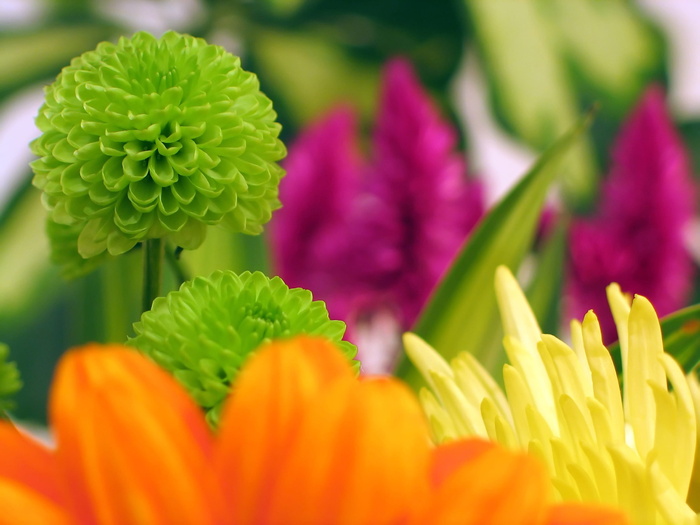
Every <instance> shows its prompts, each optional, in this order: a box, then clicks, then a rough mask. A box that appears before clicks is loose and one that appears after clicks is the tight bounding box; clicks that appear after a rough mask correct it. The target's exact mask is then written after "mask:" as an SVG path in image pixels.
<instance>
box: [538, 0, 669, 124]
mask: <svg viewBox="0 0 700 525" xmlns="http://www.w3.org/2000/svg"><path fill="white" fill-rule="evenodd" d="M547 15H548V18H549V27H550V28H551V29H552V31H553V32H555V33H556V36H557V38H558V39H559V41H560V42H561V45H560V46H559V49H561V50H562V51H563V54H564V55H565V56H566V58H567V59H568V60H569V62H571V63H572V65H573V67H574V69H575V71H576V72H578V73H580V74H581V75H582V76H583V77H584V78H585V80H586V81H587V83H588V84H589V85H590V86H592V87H593V88H594V89H595V91H596V95H597V96H599V97H600V96H604V101H605V107H606V110H608V111H609V110H610V109H611V108H610V106H611V105H614V106H616V107H615V108H613V109H617V110H618V112H621V113H622V112H626V111H627V110H628V109H629V104H630V102H631V101H633V100H635V99H636V98H637V97H638V96H639V93H640V92H641V91H642V89H643V88H644V87H645V86H646V85H647V84H648V82H649V80H650V77H651V76H652V75H653V74H658V73H659V72H660V70H661V68H662V67H663V46H662V45H661V44H662V42H661V39H660V37H659V35H658V34H657V33H656V32H655V31H654V29H653V28H652V27H651V26H650V24H649V22H648V21H647V20H646V19H645V18H644V17H643V16H642V15H641V13H640V12H639V7H637V6H636V5H634V4H633V3H631V2H627V1H626V0H608V1H606V2H591V1H590V0H566V1H565V2H561V1H560V2H552V3H551V8H550V9H548V10H547Z"/></svg>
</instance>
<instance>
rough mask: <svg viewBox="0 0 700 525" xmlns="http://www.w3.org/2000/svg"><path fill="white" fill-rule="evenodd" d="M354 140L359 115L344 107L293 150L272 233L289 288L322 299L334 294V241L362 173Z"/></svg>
mask: <svg viewBox="0 0 700 525" xmlns="http://www.w3.org/2000/svg"><path fill="white" fill-rule="evenodd" d="M355 136H356V121H355V115H354V114H353V111H352V110H351V109H350V108H347V107H341V108H338V109H336V110H335V111H333V112H332V113H331V114H329V115H328V116H327V117H326V118H324V119H323V120H322V121H320V122H318V123H316V124H315V125H313V126H310V127H309V128H307V129H306V130H305V131H304V132H303V133H302V134H301V135H299V137H298V138H297V140H296V141H295V142H294V143H293V144H292V146H291V147H290V148H289V155H288V156H287V159H286V160H285V162H284V166H285V169H286V170H287V172H288V174H289V176H288V177H286V178H285V179H284V181H283V183H282V184H280V201H281V202H282V203H283V207H282V209H280V210H279V211H277V212H276V213H275V216H274V218H273V221H272V223H271V228H270V230H271V235H272V249H273V252H274V253H273V256H274V261H275V266H276V271H277V273H278V274H279V276H280V277H282V279H283V280H284V281H285V282H286V283H287V284H288V285H289V286H301V287H305V288H310V289H312V290H315V291H317V293H319V294H321V295H324V294H327V293H328V292H329V291H330V290H332V288H333V285H332V282H333V280H334V279H335V277H336V276H335V275H334V273H335V272H334V271H333V268H332V263H333V261H335V259H336V258H337V253H336V250H337V249H338V245H337V243H336V242H335V240H334V237H335V236H337V235H338V234H339V233H340V232H344V231H345V230H346V228H347V220H348V216H349V214H350V212H351V208H352V203H353V200H354V199H355V197H356V195H357V192H358V185H359V182H360V180H359V177H360V174H361V172H362V168H361V159H360V156H359V153H358V149H357V145H356V142H355Z"/></svg>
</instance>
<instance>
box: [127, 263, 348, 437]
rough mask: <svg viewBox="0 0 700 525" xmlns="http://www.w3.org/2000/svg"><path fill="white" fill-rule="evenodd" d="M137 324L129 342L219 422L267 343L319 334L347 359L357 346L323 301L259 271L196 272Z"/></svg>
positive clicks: (213, 419) (210, 419)
mask: <svg viewBox="0 0 700 525" xmlns="http://www.w3.org/2000/svg"><path fill="white" fill-rule="evenodd" d="M134 329H135V331H136V334H137V335H136V337H134V338H133V339H131V340H130V341H129V344H131V345H132V346H135V347H136V348H138V349H139V350H141V351H142V352H144V353H145V354H147V355H148V356H150V357H151V358H152V359H153V360H154V361H156V362H157V363H158V364H160V365H161V366H163V367H164V368H165V369H167V370H170V371H171V372H172V373H173V374H174V375H175V377H176V378H177V379H178V380H179V381H180V382H181V383H182V384H183V385H184V386H185V387H186V388H187V389H188V390H189V392H190V394H191V395H192V396H193V398H194V399H195V400H196V401H197V402H198V403H199V404H200V405H201V406H202V407H204V408H205V409H207V410H208V414H207V417H208V419H209V421H210V422H211V423H212V424H214V425H216V422H217V421H218V415H219V410H220V409H221V404H222V403H223V401H224V400H225V399H226V396H227V394H228V392H229V387H230V385H231V383H232V381H233V380H234V378H235V377H236V374H237V372H238V370H239V368H240V367H241V364H242V363H243V362H244V361H245V359H246V358H247V357H248V355H249V354H250V353H251V352H252V351H253V350H255V349H256V348H257V347H258V346H259V345H260V344H262V343H263V342H266V341H269V340H271V339H275V338H280V337H289V336H293V335H297V334H311V335H321V336H325V337H327V338H328V339H329V340H331V341H332V342H334V343H335V344H336V345H337V346H338V347H339V348H340V349H341V350H342V351H343V352H344V353H345V355H347V357H348V359H352V358H353V357H354V356H355V353H356V348H355V346H354V345H352V344H351V343H349V342H347V341H343V340H342V337H343V334H344V333H345V323H343V322H342V321H331V320H330V319H329V318H328V311H327V310H326V305H325V303H323V302H322V301H314V300H313V297H312V295H311V292H309V291H308V290H304V289H302V288H292V289H290V288H289V287H288V286H287V285H286V284H285V283H284V281H282V279H280V278H279V277H273V278H269V277H267V276H265V275H264V274H262V273H260V272H255V273H250V272H244V273H242V274H240V275H238V274H235V273H233V272H230V271H227V272H224V271H218V272H215V273H214V274H213V275H211V276H210V277H209V278H204V277H197V278H195V279H194V280H193V281H189V282H187V283H185V284H183V285H182V287H181V288H180V290H178V291H175V292H171V293H169V294H168V295H167V296H166V297H160V298H158V299H156V300H155V302H154V303H153V308H152V309H151V310H150V311H148V312H145V313H144V314H143V316H142V317H141V321H140V322H138V323H136V324H135V325H134Z"/></svg>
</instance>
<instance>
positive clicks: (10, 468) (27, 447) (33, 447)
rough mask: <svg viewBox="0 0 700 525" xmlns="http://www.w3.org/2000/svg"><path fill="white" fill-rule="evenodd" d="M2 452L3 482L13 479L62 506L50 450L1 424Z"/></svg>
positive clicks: (0, 443)
mask: <svg viewBox="0 0 700 525" xmlns="http://www.w3.org/2000/svg"><path fill="white" fill-rule="evenodd" d="M0 451H1V452H0V479H2V478H6V479H10V480H13V481H15V482H17V483H19V484H21V485H25V486H26V487H28V488H30V489H32V490H34V491H36V492H38V493H39V494H42V495H43V496H45V497H46V498H48V499H50V500H51V501H53V502H55V503H59V504H60V503H61V501H62V500H61V497H60V494H61V490H60V488H59V487H60V484H59V481H58V471H57V468H56V461H55V458H54V457H53V455H52V454H51V452H50V451H49V450H48V449H46V448H45V447H44V446H43V445H41V444H39V443H37V442H36V441H34V440H33V439H31V438H30V437H29V436H26V435H25V434H22V433H21V432H20V431H18V430H17V429H16V428H15V427H14V426H13V425H11V424H9V423H6V422H2V421H0ZM2 508H3V505H2V503H0V509H2ZM0 514H1V512H0Z"/></svg>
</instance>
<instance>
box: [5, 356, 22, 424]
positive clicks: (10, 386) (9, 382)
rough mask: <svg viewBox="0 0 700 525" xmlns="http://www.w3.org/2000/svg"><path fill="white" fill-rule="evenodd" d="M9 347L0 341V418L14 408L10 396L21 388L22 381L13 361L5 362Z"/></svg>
mask: <svg viewBox="0 0 700 525" xmlns="http://www.w3.org/2000/svg"><path fill="white" fill-rule="evenodd" d="M9 354H10V349H9V348H8V347H7V345H5V344H2V343H0V418H1V417H3V414H4V413H5V411H7V410H11V409H12V408H14V406H15V403H14V401H12V396H13V395H14V394H15V393H17V391H18V390H19V389H20V388H22V381H21V380H20V377H19V371H18V370H17V365H15V363H11V362H7V357H8V356H9Z"/></svg>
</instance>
